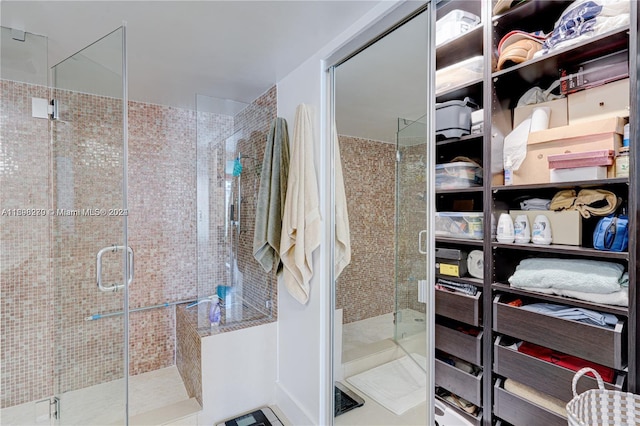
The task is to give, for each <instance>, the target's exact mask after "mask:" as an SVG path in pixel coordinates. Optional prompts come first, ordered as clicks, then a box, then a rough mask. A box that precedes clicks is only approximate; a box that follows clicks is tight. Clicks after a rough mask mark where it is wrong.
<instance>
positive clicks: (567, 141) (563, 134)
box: [512, 117, 625, 185]
mask: <svg viewBox="0 0 640 426" xmlns="http://www.w3.org/2000/svg"><path fill="white" fill-rule="evenodd" d="M624 123H625V121H624V119H623V118H620V117H615V118H606V119H604V120H596V121H592V122H589V123H581V124H575V125H574V124H570V125H568V126H562V127H556V128H553V129H548V130H542V131H539V132H532V133H529V138H528V139H527V156H526V157H525V159H524V161H523V162H522V164H521V165H520V168H519V169H518V170H514V171H513V173H512V181H513V185H528V184H534V183H549V164H548V159H547V157H548V156H549V155H555V154H568V153H573V152H584V151H595V150H601V149H609V150H613V151H614V152H615V154H616V155H617V153H618V150H619V149H620V147H621V146H622V132H623V128H624ZM608 177H610V178H612V177H615V176H614V172H613V169H611V170H609V172H608Z"/></svg>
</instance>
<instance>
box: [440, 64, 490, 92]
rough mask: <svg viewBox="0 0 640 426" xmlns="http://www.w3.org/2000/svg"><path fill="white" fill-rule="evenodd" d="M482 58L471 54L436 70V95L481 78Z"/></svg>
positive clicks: (482, 70)
mask: <svg viewBox="0 0 640 426" xmlns="http://www.w3.org/2000/svg"><path fill="white" fill-rule="evenodd" d="M483 72H484V58H483V57H482V55H479V56H473V57H471V58H469V59H465V60H464V61H461V62H458V63H456V64H453V65H450V66H448V67H446V68H442V69H440V70H438V71H436V96H437V95H439V94H441V93H442V92H445V91H447V90H451V89H454V88H456V87H458V86H463V85H464V84H467V83H470V82H472V81H474V80H479V79H481V78H482V75H483Z"/></svg>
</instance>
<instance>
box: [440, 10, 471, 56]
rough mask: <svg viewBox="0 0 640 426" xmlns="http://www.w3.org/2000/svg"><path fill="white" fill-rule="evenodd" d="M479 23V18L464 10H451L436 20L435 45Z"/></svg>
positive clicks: (459, 34)
mask: <svg viewBox="0 0 640 426" xmlns="http://www.w3.org/2000/svg"><path fill="white" fill-rule="evenodd" d="M479 23H480V18H479V17H477V16H476V15H474V14H473V13H469V12H465V11H464V10H459V9H456V10H452V11H451V12H449V13H447V14H446V15H445V16H443V17H442V18H440V19H438V21H437V22H436V47H438V46H440V45H442V44H444V43H446V42H448V41H451V40H453V39H454V38H456V37H459V36H461V35H462V34H464V33H466V32H467V31H469V30H470V29H472V28H473V27H475V26H476V25H478V24H479Z"/></svg>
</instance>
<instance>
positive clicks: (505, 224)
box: [496, 213, 515, 243]
mask: <svg viewBox="0 0 640 426" xmlns="http://www.w3.org/2000/svg"><path fill="white" fill-rule="evenodd" d="M514 239H515V232H514V229H513V220H512V219H511V216H509V213H502V214H501V215H500V218H499V219H498V230H497V232H496V240H498V242H499V243H512V242H513V241H514Z"/></svg>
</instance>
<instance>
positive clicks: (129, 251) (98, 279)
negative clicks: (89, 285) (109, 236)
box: [96, 245, 133, 292]
mask: <svg viewBox="0 0 640 426" xmlns="http://www.w3.org/2000/svg"><path fill="white" fill-rule="evenodd" d="M125 249H126V250H127V254H128V255H129V256H128V261H129V262H128V263H129V277H128V279H127V285H129V284H131V282H132V281H133V249H132V248H131V247H128V246H127V247H125V246H116V245H113V246H109V247H104V248H102V249H100V251H98V254H97V255H96V283H97V284H98V289H100V291H105V292H115V291H118V290H122V289H123V288H124V284H113V285H110V286H105V285H103V284H102V255H103V254H105V253H107V252H112V253H115V252H118V251H122V250H125Z"/></svg>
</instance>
